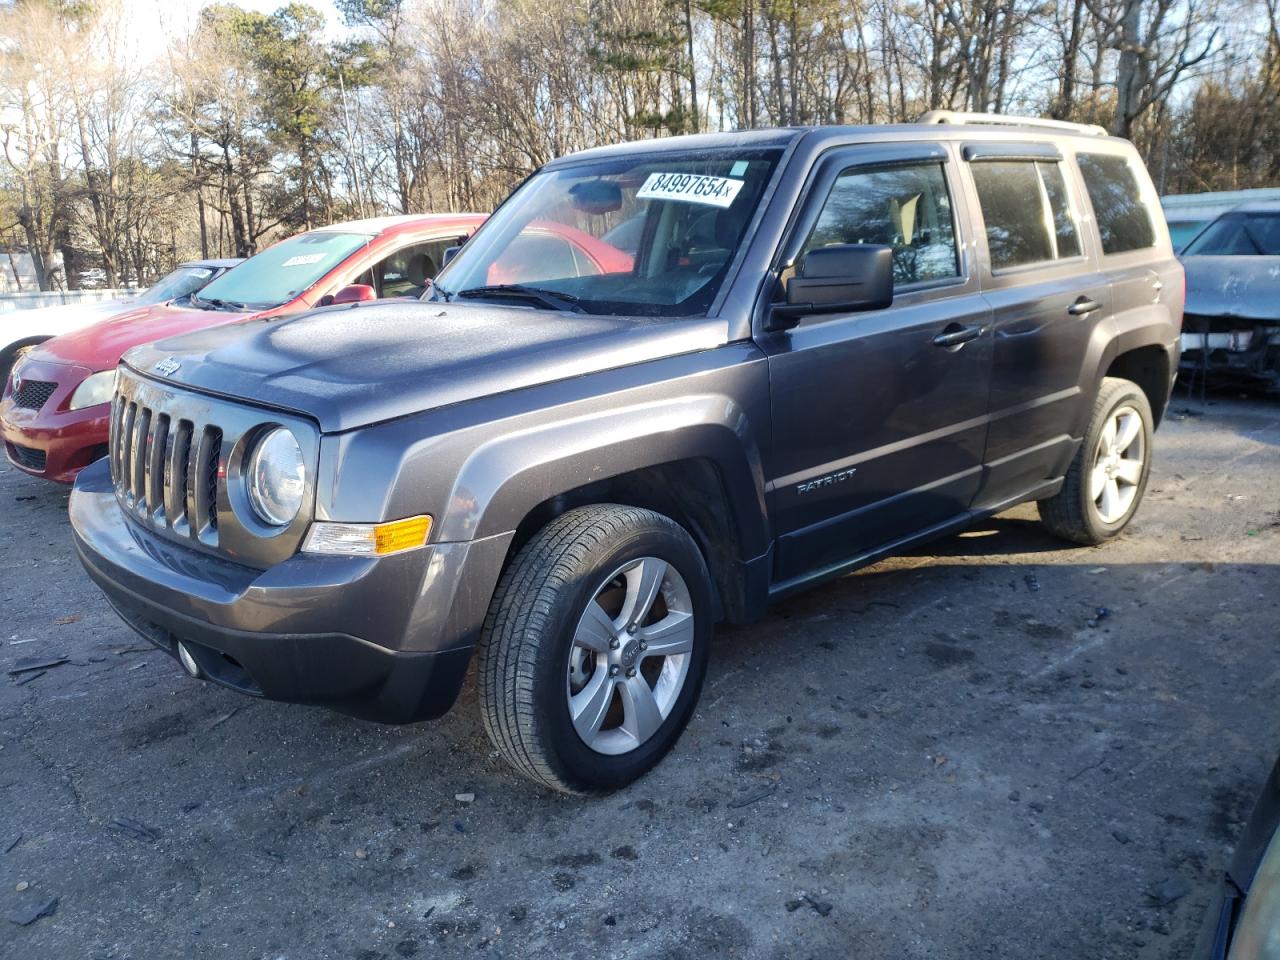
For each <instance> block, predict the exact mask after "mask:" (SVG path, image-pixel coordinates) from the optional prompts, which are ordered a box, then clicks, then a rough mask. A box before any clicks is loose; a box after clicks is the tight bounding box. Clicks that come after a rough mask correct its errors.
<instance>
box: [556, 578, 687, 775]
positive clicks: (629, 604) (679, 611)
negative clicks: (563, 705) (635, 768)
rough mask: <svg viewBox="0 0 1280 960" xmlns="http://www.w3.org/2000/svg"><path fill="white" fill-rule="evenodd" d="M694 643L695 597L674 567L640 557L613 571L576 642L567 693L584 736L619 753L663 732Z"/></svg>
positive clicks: (589, 608)
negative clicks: (662, 729) (663, 726)
mask: <svg viewBox="0 0 1280 960" xmlns="http://www.w3.org/2000/svg"><path fill="white" fill-rule="evenodd" d="M693 642H694V615H693V603H692V600H691V599H690V594H689V588H688V585H687V584H686V583H685V581H684V578H683V577H681V576H680V573H679V571H677V570H676V568H675V567H674V566H672V565H671V564H669V563H667V562H666V561H665V560H660V559H658V558H657V557H641V558H640V559H638V560H632V561H630V562H628V563H627V564H625V565H624V566H622V567H621V568H619V569H618V570H616V571H615V572H614V573H613V574H611V575H610V576H609V577H608V578H607V579H606V580H605V581H604V582H603V583H602V584H601V585H600V587H599V588H597V589H596V591H595V592H594V594H593V595H592V597H591V600H590V601H589V602H588V603H587V606H586V609H585V610H584V611H583V613H582V616H581V618H580V619H579V620H578V626H577V629H576V630H575V631H574V635H573V642H572V644H571V645H570V648H569V663H568V671H567V682H566V687H565V692H566V696H567V698H568V707H569V716H570V718H571V719H572V721H573V727H574V729H575V730H576V731H577V733H578V736H579V737H580V738H581V740H582V742H583V743H585V744H586V745H587V746H588V747H590V748H591V749H592V750H594V751H596V752H597V753H604V754H611V755H616V754H621V753H627V752H629V751H631V750H634V749H636V748H637V747H639V746H641V745H642V744H643V743H645V742H646V741H647V740H649V738H650V737H652V736H653V735H654V734H655V733H657V731H658V728H659V727H660V726H662V723H663V721H664V720H666V718H667V716H668V715H669V714H670V713H671V710H672V708H673V707H674V706H675V703H676V700H677V699H678V698H679V696H680V691H681V690H682V689H683V687H684V683H685V679H686V677H687V676H688V674H689V664H690V660H691V654H692V651H693Z"/></svg>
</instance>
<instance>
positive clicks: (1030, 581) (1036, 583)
mask: <svg viewBox="0 0 1280 960" xmlns="http://www.w3.org/2000/svg"><path fill="white" fill-rule="evenodd" d="M1022 579H1023V581H1024V582H1025V583H1026V585H1027V592H1029V593H1036V592H1038V591H1039V589H1040V578H1039V577H1037V576H1036V575H1035V571H1032V572H1031V573H1028V574H1027V575H1026V576H1025V577H1023V578H1022Z"/></svg>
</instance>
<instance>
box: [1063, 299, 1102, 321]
mask: <svg viewBox="0 0 1280 960" xmlns="http://www.w3.org/2000/svg"><path fill="white" fill-rule="evenodd" d="M1101 309H1102V304H1100V303H1099V302H1098V301H1097V300H1090V299H1089V298H1088V297H1081V298H1080V299H1079V300H1077V301H1076V302H1075V303H1073V304H1072V305H1071V306H1069V307H1067V313H1069V314H1071V315H1072V316H1073V317H1083V316H1084V315H1085V314H1089V313H1093V311H1095V310H1101Z"/></svg>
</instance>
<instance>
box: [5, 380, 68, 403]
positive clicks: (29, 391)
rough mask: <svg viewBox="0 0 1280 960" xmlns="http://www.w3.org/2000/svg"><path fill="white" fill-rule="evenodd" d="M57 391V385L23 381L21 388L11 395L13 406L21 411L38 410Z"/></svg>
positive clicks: (41, 381) (40, 381)
mask: <svg viewBox="0 0 1280 960" xmlns="http://www.w3.org/2000/svg"><path fill="white" fill-rule="evenodd" d="M57 389H58V385H57V384H56V383H50V382H49V381H48V380H23V381H22V386H21V387H20V388H19V389H18V390H16V391H15V392H14V394H13V405H14V406H15V407H21V408H22V409H23V410H39V409H40V408H41V407H43V406H44V405H45V404H46V403H48V402H49V398H50V397H52V396H53V392H54V391H55V390H57Z"/></svg>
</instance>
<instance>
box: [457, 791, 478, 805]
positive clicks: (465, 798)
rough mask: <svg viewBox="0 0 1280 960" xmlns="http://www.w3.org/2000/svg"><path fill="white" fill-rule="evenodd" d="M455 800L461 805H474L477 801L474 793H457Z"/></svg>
mask: <svg viewBox="0 0 1280 960" xmlns="http://www.w3.org/2000/svg"><path fill="white" fill-rule="evenodd" d="M453 799H455V800H457V801H458V802H459V803H472V802H474V801H475V799H476V795H475V794H474V793H455V794H454V795H453Z"/></svg>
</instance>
